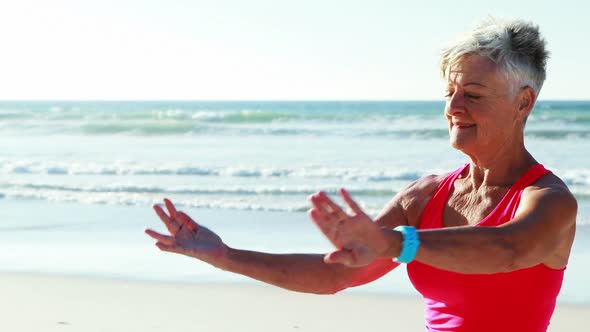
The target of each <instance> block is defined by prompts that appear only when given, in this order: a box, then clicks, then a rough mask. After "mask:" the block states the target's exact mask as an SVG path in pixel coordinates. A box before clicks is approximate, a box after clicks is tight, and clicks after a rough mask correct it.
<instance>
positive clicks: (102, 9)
mask: <svg viewBox="0 0 590 332" xmlns="http://www.w3.org/2000/svg"><path fill="white" fill-rule="evenodd" d="M589 13H590V5H589V4H588V2H587V1H581V0H580V1H571V0H560V1H543V0H537V1H531V0H520V1H514V0H510V1H508V0H497V1H474V0H472V1H451V0H449V1H435V0H430V1H420V0H415V1H407V0H406V1H397V0H363V1H360V0H357V1H346V0H339V1H335V0H315V1H311V0H298V1H290V0H283V1H279V0H248V1H243V0H241V1H240V0H234V1H231V0H211V1H201V0H117V1H113V0H97V1H90V0H75V1H72V0H52V1H44V0H38V1H32V0H19V1H14V0H0V45H1V48H0V100H66V99H72V100H86V99H90V100H140V99H147V100H160V99H165V100H439V99H443V95H444V87H443V82H442V80H441V78H440V76H439V71H438V59H439V58H438V57H439V54H440V50H441V48H443V47H444V46H445V45H446V44H447V43H448V42H450V41H452V40H453V39H454V38H456V37H457V36H458V35H459V34H460V33H462V32H464V31H467V30H469V29H470V28H472V27H473V26H474V25H475V24H476V23H477V22H478V20H480V19H482V18H486V17H487V16H489V15H492V16H496V17H504V18H510V17H518V18H523V19H526V20H529V21H533V22H534V23H536V24H538V25H539V26H540V29H541V32H542V33H543V34H544V36H545V38H546V39H547V42H548V48H549V50H550V52H551V59H550V60H549V64H548V71H547V72H548V73H547V80H546V83H545V86H544V87H543V90H542V91H541V94H540V99H590V92H589V91H590V89H588V88H587V84H586V80H587V78H588V77H590V64H589V63H588V62H589V61H588V55H589V54H590V46H589V43H588V40H589V39H588V38H589V37H588V36H589V35H590V27H589V25H588V24H587V23H586V18H587V15H588V14H589Z"/></svg>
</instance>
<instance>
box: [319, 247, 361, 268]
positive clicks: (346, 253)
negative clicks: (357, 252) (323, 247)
mask: <svg viewBox="0 0 590 332" xmlns="http://www.w3.org/2000/svg"><path fill="white" fill-rule="evenodd" d="M324 262H325V263H327V264H344V265H347V266H352V265H353V264H354V256H353V255H352V252H351V251H350V250H347V249H339V250H336V251H332V252H331V253H328V254H326V256H324Z"/></svg>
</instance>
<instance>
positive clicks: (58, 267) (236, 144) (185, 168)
mask: <svg viewBox="0 0 590 332" xmlns="http://www.w3.org/2000/svg"><path fill="white" fill-rule="evenodd" d="M443 108H444V103H443V102H442V101H425V102H422V101H343V102H338V101H310V102H304V101H260V102H257V101H244V102H238V101H232V102H221V101H210V102H201V101H198V102H197V101H194V102H193V101H138V102H135V101H134V102H131V101H123V102H119V101H112V102H104V101H100V102H92V101H67V102H66V101H64V102H61V101H46V102H45V101H44V102H29V101H22V102H21V101H11V102H0V138H1V139H0V206H1V207H2V208H1V209H0V271H2V272H26V273H41V274H66V275H84V276H91V277H108V278H124V279H141V280H161V281H186V282H200V281H207V282H211V281H213V282H250V281H248V280H247V279H246V278H244V277H241V276H235V275H231V274H228V273H224V272H221V271H218V270H216V269H214V268H211V267H208V266H206V265H205V264H202V263H200V262H197V261H195V260H191V259H189V258H186V257H180V256H174V255H170V254H165V253H161V252H158V251H157V249H156V248H155V247H154V246H153V241H152V240H151V239H149V238H148V237H147V236H145V235H144V234H143V229H144V228H146V227H153V228H156V229H162V226H161V225H159V223H158V220H157V217H156V216H155V214H154V213H153V211H152V210H151V205H152V204H154V203H158V202H161V199H162V198H163V197H168V198H170V199H172V200H173V201H174V202H175V203H176V204H177V205H179V207H180V208H181V209H183V210H185V211H187V212H188V213H189V214H190V215H192V216H193V217H194V219H196V220H197V221H199V222H201V223H203V224H205V225H207V226H208V227H210V228H212V229H213V230H215V231H217V232H218V233H219V234H220V235H221V236H222V238H224V240H225V241H226V242H227V243H228V244H229V245H231V246H236V247H241V248H247V249H253V250H262V251H270V252H325V251H327V250H329V249H330V245H329V244H328V243H327V241H326V240H325V239H323V237H322V236H321V234H319V232H318V231H317V230H316V229H315V226H314V225H313V224H312V223H311V221H309V219H308V217H307V215H306V211H307V210H308V209H309V207H310V205H309V203H308V201H307V197H308V196H309V195H310V194H312V193H314V192H317V191H319V190H324V191H327V192H328V193H330V194H335V192H336V190H337V189H338V188H340V187H344V188H347V189H349V191H350V192H351V194H352V195H353V197H354V198H356V199H357V200H358V201H359V202H360V203H361V205H362V207H363V208H364V209H365V210H366V211H367V212H368V213H369V214H371V215H375V214H377V213H378V212H379V210H380V209H381V208H382V207H383V206H384V205H385V204H386V202H387V201H388V200H389V199H391V197H392V196H393V195H394V194H395V193H396V192H397V191H399V190H401V189H402V188H404V187H405V186H407V185H408V184H409V183H411V182H412V181H414V180H416V179H418V178H420V177H421V176H424V175H428V174H438V173H444V172H449V171H451V170H454V169H456V168H458V167H459V166H461V165H462V164H464V163H466V162H467V161H468V160H467V158H466V157H465V156H464V155H462V154H461V153H459V152H457V151H455V150H453V149H452V148H451V147H450V146H449V144H448V133H447V126H446V122H445V119H444V116H443ZM589 138H590V101H539V102H538V103H537V105H536V108H535V110H534V112H533V114H532V115H531V116H530V118H529V120H528V122H527V129H526V140H525V142H526V145H527V147H528V148H529V151H531V153H532V154H533V155H534V156H535V157H536V158H537V160H539V161H540V162H542V163H543V164H544V165H545V166H546V167H547V168H549V169H551V170H552V171H554V173H556V174H557V175H558V176H560V177H561V178H562V179H563V180H564V181H565V182H566V183H567V184H568V186H569V187H570V189H571V190H572V192H573V193H574V195H575V196H576V198H577V199H578V203H579V213H578V233H577V238H576V243H575V245H574V250H573V254H572V259H571V261H570V264H569V266H568V270H567V272H566V280H565V283H564V287H563V291H562V294H561V295H560V301H565V302H576V303H590V292H589V291H588V290H587V286H586V285H585V283H586V281H587V280H589V278H590V268H589V267H587V264H585V263H584V262H588V261H589V260H588V259H589V258H590V154H589V153H588V147H589V145H588V140H589ZM392 274H393V276H392V277H389V276H388V277H386V278H385V279H384V280H380V281H378V282H376V283H375V284H374V285H369V286H365V287H363V288H359V291H361V289H364V290H366V291H375V292H383V293H387V292H401V293H404V294H407V293H411V292H413V290H412V289H411V287H410V285H409V283H408V282H407V280H406V277H405V275H404V273H403V271H402V272H398V271H395V272H394V273H392ZM388 278H389V279H388Z"/></svg>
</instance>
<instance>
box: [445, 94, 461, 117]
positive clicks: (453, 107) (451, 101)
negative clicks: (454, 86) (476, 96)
mask: <svg viewBox="0 0 590 332" xmlns="http://www.w3.org/2000/svg"><path fill="white" fill-rule="evenodd" d="M463 112H465V97H463V95H462V94H461V93H460V92H459V91H455V92H454V93H453V94H452V95H450V96H449V97H447V103H446V106H445V113H446V114H447V116H453V115H455V114H458V113H463Z"/></svg>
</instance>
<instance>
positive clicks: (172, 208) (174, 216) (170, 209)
mask: <svg viewBox="0 0 590 332" xmlns="http://www.w3.org/2000/svg"><path fill="white" fill-rule="evenodd" d="M164 204H165V205H166V208H167V209H168V213H170V218H171V219H174V220H176V219H177V218H178V215H177V212H176V207H175V206H174V204H173V203H172V201H170V200H169V199H168V198H164Z"/></svg>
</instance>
